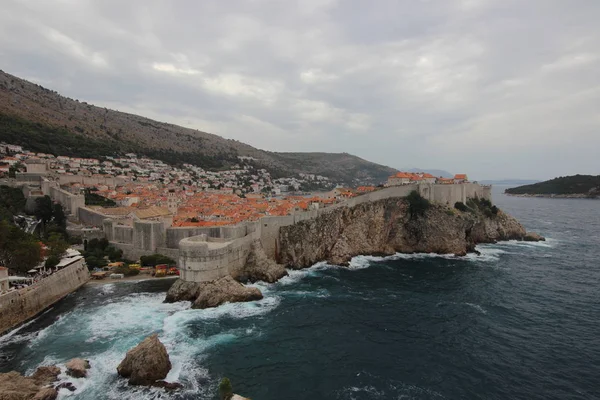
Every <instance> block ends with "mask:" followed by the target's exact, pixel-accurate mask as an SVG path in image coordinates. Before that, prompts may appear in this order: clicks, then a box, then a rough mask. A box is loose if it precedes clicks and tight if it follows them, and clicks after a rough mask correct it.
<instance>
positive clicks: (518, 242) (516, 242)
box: [496, 238, 560, 249]
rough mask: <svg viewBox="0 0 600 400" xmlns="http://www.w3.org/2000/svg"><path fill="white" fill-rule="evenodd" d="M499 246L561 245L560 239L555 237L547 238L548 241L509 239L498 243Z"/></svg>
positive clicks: (552, 246) (545, 246)
mask: <svg viewBox="0 0 600 400" xmlns="http://www.w3.org/2000/svg"><path fill="white" fill-rule="evenodd" d="M496 245H497V246H517V247H530V248H536V247H539V248H547V249H548V248H550V249H551V248H554V247H557V246H559V245H560V240H558V239H554V238H546V241H542V242H525V241H522V240H508V241H504V242H498V243H496Z"/></svg>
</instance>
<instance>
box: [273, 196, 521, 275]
mask: <svg viewBox="0 0 600 400" xmlns="http://www.w3.org/2000/svg"><path fill="white" fill-rule="evenodd" d="M526 235H527V233H526V231H525V229H524V228H523V226H521V224H519V222H518V221H517V220H516V219H514V218H513V217H511V216H509V215H507V214H504V213H503V212H502V211H499V212H498V214H497V215H494V216H492V217H486V216H485V215H483V214H482V213H480V212H460V211H458V210H455V209H450V208H448V207H445V206H441V205H436V204H432V205H431V207H430V208H429V209H428V210H427V211H426V212H425V214H424V215H422V216H414V217H413V218H411V215H410V213H409V205H408V203H407V201H406V200H405V199H402V198H389V199H384V200H379V201H375V202H371V203H363V204H360V205H357V206H355V207H352V208H347V207H341V208H339V209H336V210H333V211H331V212H329V213H326V214H323V215H321V216H319V217H318V218H316V219H313V220H306V221H302V222H300V223H297V224H295V225H291V226H286V227H283V228H281V230H280V233H279V239H280V246H279V260H278V261H279V262H280V263H282V264H284V265H286V266H289V267H291V268H305V267H309V266H311V265H313V264H314V263H316V262H319V261H327V262H329V263H332V264H338V265H342V264H346V263H347V262H348V261H349V260H350V259H351V258H352V257H354V256H356V255H368V254H372V255H392V254H395V253H398V252H400V253H440V254H457V255H464V254H466V253H467V252H469V251H472V250H474V247H475V245H476V244H477V243H491V242H495V241H498V240H509V239H517V240H523V239H524V238H525V236H526Z"/></svg>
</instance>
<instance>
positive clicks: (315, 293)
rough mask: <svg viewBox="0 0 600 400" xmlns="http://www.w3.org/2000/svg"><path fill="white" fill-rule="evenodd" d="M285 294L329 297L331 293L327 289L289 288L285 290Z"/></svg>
mask: <svg viewBox="0 0 600 400" xmlns="http://www.w3.org/2000/svg"><path fill="white" fill-rule="evenodd" d="M286 295H287V296H296V297H317V298H326V297H330V296H331V293H329V291H328V290H327V289H317V290H290V291H286Z"/></svg>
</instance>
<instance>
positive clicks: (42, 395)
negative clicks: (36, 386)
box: [0, 387, 58, 400]
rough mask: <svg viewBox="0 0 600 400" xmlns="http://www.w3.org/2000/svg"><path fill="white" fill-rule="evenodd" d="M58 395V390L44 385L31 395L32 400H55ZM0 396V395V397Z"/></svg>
mask: <svg viewBox="0 0 600 400" xmlns="http://www.w3.org/2000/svg"><path fill="white" fill-rule="evenodd" d="M57 397H58V390H56V389H54V388H52V387H46V388H42V389H40V391H39V392H37V393H36V394H35V396H33V399H32V400H56V398H57ZM0 398H1V397H0Z"/></svg>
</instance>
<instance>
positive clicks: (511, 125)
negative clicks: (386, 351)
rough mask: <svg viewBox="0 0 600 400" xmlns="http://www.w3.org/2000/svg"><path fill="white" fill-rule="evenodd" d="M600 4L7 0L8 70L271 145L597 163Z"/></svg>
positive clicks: (488, 163) (585, 0)
mask: <svg viewBox="0 0 600 400" xmlns="http://www.w3.org/2000/svg"><path fill="white" fill-rule="evenodd" d="M598 21H600V1H598V0H574V1H567V0H526V1H525V0H376V1H365V0H301V1H297V2H296V1H292V0H202V1H196V0H189V1H188V0H177V1H174V0H163V1H158V0H127V1H123V0H44V1H40V0H19V1H17V0H2V12H1V13H0V69H2V70H4V71H6V72H9V73H11V74H14V75H17V76H19V77H22V78H26V79H29V80H33V81H35V82H37V83H40V84H41V85H43V86H45V87H48V88H51V89H54V90H57V91H59V92H60V93H61V94H64V95H66V96H69V97H73V98H78V99H81V100H84V101H88V102H91V103H94V104H96V105H100V106H106V107H110V108H114V109H118V110H121V111H127V112H133V113H137V114H141V115H144V116H147V117H150V118H155V119H158V120H161V121H167V122H172V123H176V124H180V125H183V126H188V127H193V128H198V129H201V130H204V131H207V132H211V133H216V134H219V135H221V136H224V137H227V138H233V139H238V140H240V141H243V142H246V143H249V144H251V145H253V146H256V147H260V148H264V149H267V150H276V151H330V152H349V153H352V154H356V155H359V156H361V157H363V158H366V159H368V160H371V161H375V162H379V163H382V164H386V165H389V166H391V167H394V168H406V167H420V168H440V169H446V170H449V171H451V172H463V171H464V172H467V173H469V174H470V175H471V176H472V177H475V178H477V179H501V178H538V179H545V178H550V177H553V176H557V175H568V174H574V173H594V174H600V156H599V155H600V25H599V22H598Z"/></svg>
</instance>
